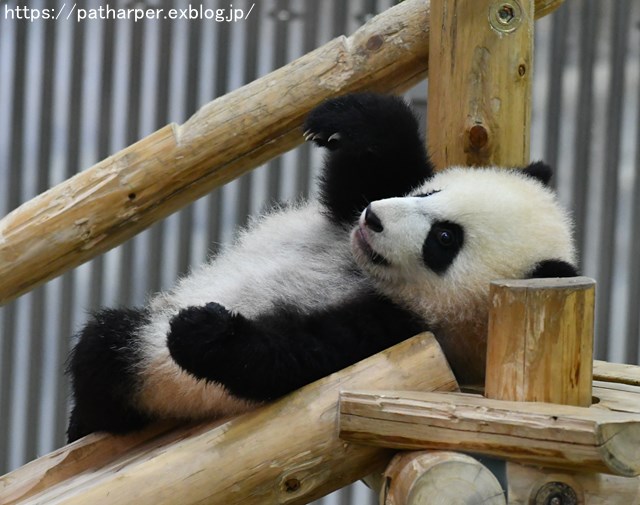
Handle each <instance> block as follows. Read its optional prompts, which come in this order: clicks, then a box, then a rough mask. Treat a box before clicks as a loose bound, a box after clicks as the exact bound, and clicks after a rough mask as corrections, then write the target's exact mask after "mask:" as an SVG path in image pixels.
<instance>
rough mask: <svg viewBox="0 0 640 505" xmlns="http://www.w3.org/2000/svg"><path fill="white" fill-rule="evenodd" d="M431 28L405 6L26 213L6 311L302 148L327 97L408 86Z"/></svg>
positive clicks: (21, 212) (15, 221)
mask: <svg viewBox="0 0 640 505" xmlns="http://www.w3.org/2000/svg"><path fill="white" fill-rule="evenodd" d="M428 26H429V18H428V4H425V2H424V1H422V0H408V1H406V2H403V3H402V4H400V5H397V6H395V7H393V8H391V9H389V10H387V11H386V12H384V13H383V14H381V15H379V16H376V17H375V18H373V19H372V20H371V21H369V22H368V23H367V24H365V25H364V26H363V27H362V28H360V29H359V30H358V31H356V32H355V33H354V34H353V35H352V36H351V37H348V38H345V37H340V38H337V39H334V40H332V41H331V42H329V43H327V44H325V45H324V46H322V47H321V48H319V49H317V50H315V51H313V52H311V53H309V54H306V55H304V56H302V57H301V58H299V59H297V60H295V61H294V62H292V63H290V64H288V65H286V66H284V67H282V68H280V69H278V70H276V71H274V72H272V73H270V74H268V75H267V76H265V77H262V78H261V79H258V80H256V81H254V82H252V83H250V84H247V85H246V86H243V87H242V88H239V89H237V90H235V91H233V92H231V93H229V94H227V95H225V96H223V97H221V98H219V99H217V100H215V101H213V102H211V103H209V104H207V105H205V106H204V107H202V108H201V109H200V110H199V111H198V112H196V114H195V115H194V116H192V117H191V118H190V119H189V120H188V121H187V122H186V123H184V124H183V125H181V126H178V125H175V124H171V125H169V126H166V127H165V128H163V129H161V130H158V131H157V132H155V133H153V134H151V135H149V136H148V137H146V138H145V139H142V140H141V141H139V142H138V143H136V144H134V145H132V146H130V147H128V148H126V149H124V150H123V151H120V152H119V153H117V154H116V155H114V156H112V157H110V158H107V159H106V160H104V161H102V162H100V163H98V164H97V165H95V166H94V167H92V168H90V169H89V170H87V171H84V172H82V173H80V174H78V175H76V176H75V177H72V178H71V179H69V180H68V181H66V182H64V183H62V184H60V185H58V186H56V187H55V188H53V189H51V190H49V191H47V192H46V193H44V194H42V195H40V196H38V197H36V198H35V199H33V200H31V201H30V202H28V203H26V204H24V205H23V206H21V207H19V208H18V209H17V210H15V211H14V212H12V213H11V214H9V215H8V216H7V217H5V218H4V219H3V220H2V222H0V278H2V280H3V282H2V285H1V286H0V303H4V302H6V301H7V300H9V299H10V298H12V297H15V296H17V295H19V294H21V293H24V292H26V291H28V290H29V289H32V288H33V287H35V286H36V285H37V284H39V283H41V282H43V281H45V280H48V279H51V278H52V277H55V276H56V275H59V274H60V273H62V272H64V271H65V270H67V269H69V268H72V267H74V266H77V265H79V264H81V263H83V262H85V261H87V260H88V259H90V258H92V257H94V256H96V255H97V254H99V253H102V252H104V251H107V250H109V249H111V248H112V247H114V246H116V245H118V244H120V243H122V242H124V241H125V240H127V239H128V238H130V237H132V236H133V235H135V234H136V233H138V232H140V231H142V230H144V229H145V228H147V227H148V226H150V225H151V224H152V223H154V222H155V221H157V220H159V219H162V218H164V217H166V216H167V215H169V214H171V213H172V212H174V211H176V210H178V209H180V208H181V207H183V206H184V205H186V204H188V203H189V202H192V201H193V200H195V199H196V198H199V197H201V196H203V195H205V194H207V193H208V192H209V191H211V190H212V189H213V188H214V187H216V186H219V185H221V184H224V183H226V182H229V181H230V180H232V179H234V178H236V177H238V176H240V175H241V174H242V173H244V172H246V171H247V170H249V169H251V168H253V167H256V166H258V165H260V164H261V163H264V162H265V161H267V160H268V159H270V158H272V157H274V156H276V155H278V154H280V153H283V152H285V151H287V150H289V149H291V148H292V147H294V146H295V145H297V144H299V143H300V142H301V141H302V140H303V138H302V132H301V131H300V125H301V124H302V121H303V120H304V117H305V116H306V115H307V113H308V112H309V110H310V109H312V108H313V107H315V106H316V105H318V104H319V103H320V102H322V101H323V100H325V99H327V98H329V97H331V96H333V95H336V94H339V93H345V92H349V91H356V90H362V89H368V90H375V91H386V92H400V91H403V90H406V89H408V88H409V87H411V86H412V85H414V84H415V83H417V82H418V81H420V80H421V79H423V78H424V77H425V74H426V62H427V56H428V45H427V44H426V42H425V41H426V39H427V35H426V32H427V30H428Z"/></svg>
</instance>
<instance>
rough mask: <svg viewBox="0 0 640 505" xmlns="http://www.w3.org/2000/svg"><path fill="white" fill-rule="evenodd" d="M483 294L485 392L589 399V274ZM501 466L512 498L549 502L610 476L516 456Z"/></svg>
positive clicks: (581, 402)
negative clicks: (529, 463)
mask: <svg viewBox="0 0 640 505" xmlns="http://www.w3.org/2000/svg"><path fill="white" fill-rule="evenodd" d="M489 300H490V304H489V306H490V311H489V335H488V349H487V374H486V384H485V395H486V396H487V397H489V398H496V399H501V400H516V401H539V402H550V403H562V404H568V405H578V406H583V407H586V406H589V405H591V389H592V375H593V317H594V303H595V282H594V281H593V280H592V279H588V278H585V277H576V278H567V279H529V280H517V281H496V282H493V283H492V284H491V289H490V293H489ZM506 469H507V482H508V487H509V503H512V504H513V505H526V504H535V505H538V504H540V505H542V504H546V503H551V502H550V501H549V500H550V497H551V496H554V497H556V498H557V499H558V500H560V501H559V502H558V503H585V499H584V496H585V489H591V488H594V487H597V485H594V483H596V484H598V485H600V484H602V483H607V482H609V481H610V479H609V480H607V479H608V478H607V477H603V478H602V479H600V478H599V477H598V475H595V474H594V475H592V477H593V478H592V479H587V480H586V481H584V482H582V484H580V482H581V481H579V479H575V478H573V477H572V476H571V475H570V474H561V473H558V472H555V473H554V472H550V471H545V470H539V469H532V468H528V467H526V466H523V465H520V464H518V463H507V467H506ZM611 487H614V486H612V485H608V484H607V485H606V486H604V487H603V488H602V489H603V490H604V489H608V488H611ZM625 496H626V495H625ZM586 503H595V502H591V501H586ZM597 503H600V502H597ZM625 503H630V502H625Z"/></svg>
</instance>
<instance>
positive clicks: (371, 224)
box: [364, 204, 384, 233]
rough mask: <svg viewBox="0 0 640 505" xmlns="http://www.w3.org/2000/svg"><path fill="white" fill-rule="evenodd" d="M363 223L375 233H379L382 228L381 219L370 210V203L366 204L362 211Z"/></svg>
mask: <svg viewBox="0 0 640 505" xmlns="http://www.w3.org/2000/svg"><path fill="white" fill-rule="evenodd" d="M364 224H365V226H366V227H367V228H369V229H370V230H371V231H375V232H376V233H380V232H381V231H382V230H384V226H382V221H380V218H379V217H378V216H376V214H375V212H373V210H371V204H369V205H368V206H367V208H366V209H365V211H364Z"/></svg>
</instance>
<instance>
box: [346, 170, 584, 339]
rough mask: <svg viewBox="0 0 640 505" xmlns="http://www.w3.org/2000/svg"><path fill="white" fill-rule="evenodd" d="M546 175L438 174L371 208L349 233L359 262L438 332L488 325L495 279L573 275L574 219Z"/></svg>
mask: <svg viewBox="0 0 640 505" xmlns="http://www.w3.org/2000/svg"><path fill="white" fill-rule="evenodd" d="M550 176H551V172H550V169H549V168H548V167H547V166H545V165H543V164H541V163H536V164H532V165H530V166H529V167H527V168H526V169H524V170H505V169H500V168H484V169H468V168H451V169H448V170H445V171H443V172H440V173H438V174H436V175H435V176H434V177H432V178H431V179H429V180H428V181H427V182H425V183H424V184H423V185H422V186H421V187H420V188H418V189H417V190H415V191H414V192H412V193H411V194H410V195H409V196H406V197H402V198H389V199H386V200H378V201H375V202H372V203H371V204H370V205H369V207H367V209H366V210H365V211H364V212H363V213H362V215H361V217H360V221H359V225H358V226H357V227H356V228H355V229H354V230H353V232H352V249H353V252H354V256H355V258H356V261H357V263H358V264H359V266H360V267H361V268H362V269H363V270H364V271H365V272H367V273H368V274H369V275H370V277H371V278H372V279H373V281H374V283H376V285H377V287H378V288H379V289H380V290H381V291H382V292H384V293H385V294H387V295H388V296H389V297H390V298H392V299H393V300H395V301H396V302H399V303H402V304H403V305H405V306H408V307H409V308H411V309H412V310H414V311H415V312H416V313H418V314H420V315H422V316H423V317H424V318H425V319H426V320H427V321H428V322H429V323H431V324H432V325H433V326H435V327H439V326H445V327H449V329H451V328H452V327H453V328H454V329H457V327H459V326H460V324H461V323H462V324H464V323H469V322H472V321H473V320H474V318H475V319H478V318H480V319H482V318H483V317H485V315H486V312H487V301H488V290H489V283H490V281H492V280H495V279H507V278H510V279H514V278H527V277H558V276H563V277H564V276H573V275H577V271H576V268H575V266H574V265H575V260H576V259H575V249H574V244H573V239H572V223H571V219H570V218H569V216H568V214H567V212H566V211H565V210H564V209H563V208H562V207H561V206H560V205H559V203H558V201H557V199H556V196H555V194H554V192H553V191H552V190H551V189H549V188H548V187H547V186H546V183H547V182H548V180H549V178H550ZM484 322H485V321H484V320H482V321H481V326H482V325H483V324H482V323H484Z"/></svg>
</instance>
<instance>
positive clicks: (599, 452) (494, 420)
mask: <svg viewBox="0 0 640 505" xmlns="http://www.w3.org/2000/svg"><path fill="white" fill-rule="evenodd" d="M340 409H341V410H340V412H341V415H340V436H341V437H342V438H344V439H345V440H349V441H351V442H362V443H369V444H374V445H377V446H382V447H393V448H396V449H444V450H461V451H469V452H477V453H480V454H486V455H489V456H496V457H500V458H504V459H507V460H510V461H519V462H523V463H530V464H536V465H543V466H551V467H568V468H581V469H582V470H584V471H587V470H590V471H597V472H605V473H612V474H617V475H623V476H633V475H638V474H639V473H640V451H639V450H638V447H639V446H640V415H638V414H632V413H620V412H611V411H608V410H604V409H591V408H582V407H574V406H569V405H555V404H550V403H535V402H524V403H523V402H512V401H502V400H490V399H487V398H483V397H481V396H476V395H467V394H463V393H459V394H437V393H418V392H402V393H398V392H369V393H368V392H349V393H346V392H345V393H343V394H342V397H341V406H340Z"/></svg>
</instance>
